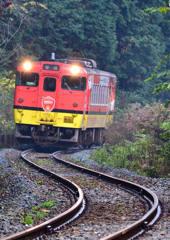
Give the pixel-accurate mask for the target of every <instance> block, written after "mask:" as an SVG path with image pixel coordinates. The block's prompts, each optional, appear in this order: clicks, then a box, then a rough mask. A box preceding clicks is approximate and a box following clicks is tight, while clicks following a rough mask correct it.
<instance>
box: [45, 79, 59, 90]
mask: <svg viewBox="0 0 170 240" xmlns="http://www.w3.org/2000/svg"><path fill="white" fill-rule="evenodd" d="M55 89H56V79H55V78H50V77H46V78H44V91H48V92H55Z"/></svg>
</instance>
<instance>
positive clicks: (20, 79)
mask: <svg viewBox="0 0 170 240" xmlns="http://www.w3.org/2000/svg"><path fill="white" fill-rule="evenodd" d="M116 81H117V80H116V76H115V75H114V74H112V73H109V72H105V71H101V70H98V69H97V65H96V62H95V61H94V60H91V59H83V58H68V59H55V54H54V53H52V57H51V59H50V60H49V61H41V62H24V63H21V64H20V65H19V66H18V68H17V74H16V86H15V98H14V121H15V123H16V128H15V137H16V138H17V140H18V141H19V142H21V143H34V144H37V145H47V146H49V145H54V146H59V147H62V146H66V145H69V146H72V145H83V146H90V145H91V144H92V143H100V141H101V139H102V132H103V130H104V129H105V128H106V127H107V125H108V123H109V122H110V121H111V120H112V118H113V112H114V102H115V89H116Z"/></svg>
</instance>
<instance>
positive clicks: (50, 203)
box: [40, 200, 55, 209]
mask: <svg viewBox="0 0 170 240" xmlns="http://www.w3.org/2000/svg"><path fill="white" fill-rule="evenodd" d="M54 206H55V201H53V200H49V201H48V202H45V203H42V204H41V205H40V207H42V208H47V209H51V208H53V207H54Z"/></svg>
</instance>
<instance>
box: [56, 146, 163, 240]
mask: <svg viewBox="0 0 170 240" xmlns="http://www.w3.org/2000/svg"><path fill="white" fill-rule="evenodd" d="M61 153H63V154H64V152H61V151H59V152H55V153H53V157H54V158H55V159H56V161H57V162H59V163H62V164H65V165H67V166H68V167H71V168H73V169H76V170H78V171H81V172H83V173H86V174H90V175H92V176H95V177H96V178H97V179H101V180H103V181H107V182H110V183H112V184H117V185H119V186H120V187H122V188H124V189H125V190H127V191H133V192H135V193H136V194H137V195H138V196H139V197H140V198H141V197H142V198H143V199H144V200H145V202H147V203H148V206H149V211H147V213H145V215H144V216H143V217H142V218H141V219H139V220H138V221H136V222H135V223H133V224H132V225H130V226H128V227H126V228H124V229H122V230H120V231H118V232H116V233H113V234H110V235H109V236H106V237H104V238H102V239H101V240H111V239H117V240H118V239H119V240H126V239H134V237H137V236H139V235H141V234H143V233H144V232H145V230H146V229H149V228H150V227H151V226H152V225H153V224H154V223H155V222H156V221H157V220H158V219H159V217H160V215H161V206H160V202H159V199H158V197H157V196H156V194H155V193H153V192H152V191H151V190H149V189H148V188H145V187H143V186H141V185H138V184H135V183H132V182H129V181H126V180H123V179H119V178H114V177H111V176H109V175H106V174H103V173H100V172H97V171H94V170H91V169H88V168H85V167H83V166H79V165H76V164H74V163H70V162H69V161H65V160H63V159H61V157H60V154H61Z"/></svg>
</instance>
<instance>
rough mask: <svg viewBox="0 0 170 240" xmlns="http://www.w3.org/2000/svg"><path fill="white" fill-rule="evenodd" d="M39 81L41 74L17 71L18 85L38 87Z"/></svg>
mask: <svg viewBox="0 0 170 240" xmlns="http://www.w3.org/2000/svg"><path fill="white" fill-rule="evenodd" d="M38 83H39V74H38V73H32V72H17V74H16V85H19V86H30V87H37V86H38Z"/></svg>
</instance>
